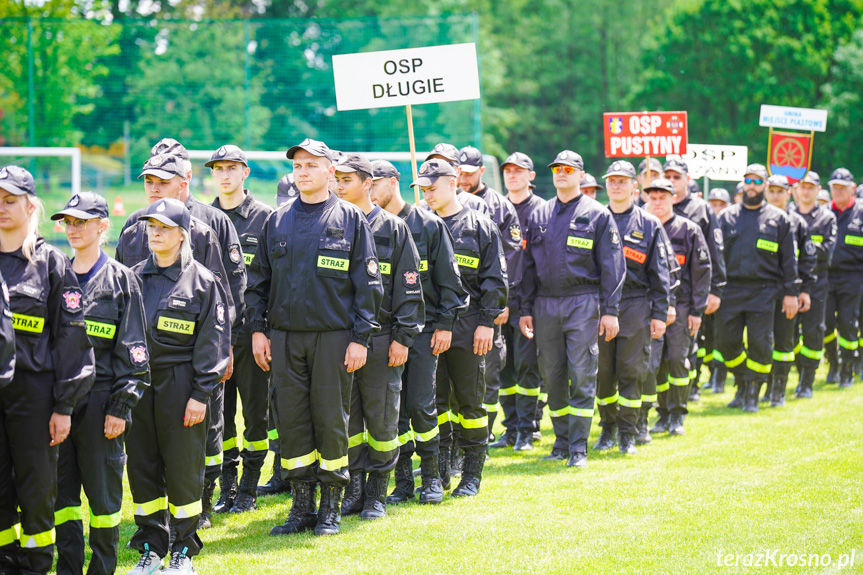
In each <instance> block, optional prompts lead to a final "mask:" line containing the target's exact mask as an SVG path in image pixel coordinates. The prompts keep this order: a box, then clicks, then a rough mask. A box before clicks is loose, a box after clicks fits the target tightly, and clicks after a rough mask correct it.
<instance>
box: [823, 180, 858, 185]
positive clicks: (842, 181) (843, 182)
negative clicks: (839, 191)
mask: <svg viewBox="0 0 863 575" xmlns="http://www.w3.org/2000/svg"><path fill="white" fill-rule="evenodd" d="M833 184H839V185H840V186H855V185H857V184H855V183H854V182H851V181H848V180H830V181H829V182H827V185H828V186H832V185H833Z"/></svg>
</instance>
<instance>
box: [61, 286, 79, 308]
mask: <svg viewBox="0 0 863 575" xmlns="http://www.w3.org/2000/svg"><path fill="white" fill-rule="evenodd" d="M63 300H64V302H65V304H66V309H68V310H70V311H74V310H77V309H81V294H80V293H79V292H74V291H67V292H63Z"/></svg>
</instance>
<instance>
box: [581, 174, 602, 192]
mask: <svg viewBox="0 0 863 575" xmlns="http://www.w3.org/2000/svg"><path fill="white" fill-rule="evenodd" d="M579 188H581V189H584V188H600V189H605V188H603V187H602V184H600V183H599V182H597V181H596V178H594V177H593V176H591V175H590V174H588V173H587V172H584V175H583V176H582V177H581V184H580V185H579Z"/></svg>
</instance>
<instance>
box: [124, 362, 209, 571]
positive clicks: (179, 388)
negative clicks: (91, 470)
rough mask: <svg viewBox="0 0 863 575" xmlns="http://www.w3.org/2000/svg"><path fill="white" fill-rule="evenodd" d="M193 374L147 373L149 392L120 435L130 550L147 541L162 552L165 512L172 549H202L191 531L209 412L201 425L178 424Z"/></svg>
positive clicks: (184, 369)
mask: <svg viewBox="0 0 863 575" xmlns="http://www.w3.org/2000/svg"><path fill="white" fill-rule="evenodd" d="M194 376H195V373H194V368H193V366H192V363H191V362H185V363H180V364H177V365H175V366H173V367H170V368H164V369H153V370H152V384H151V385H150V388H148V389H147V390H146V391H145V392H144V395H143V396H142V397H141V399H140V400H139V401H138V404H137V405H136V406H135V407H134V408H132V421H133V422H134V423H133V425H132V426H131V427H130V428H129V431H128V433H127V434H126V435H127V437H126V450H127V452H128V453H129V455H130V457H129V474H128V475H129V487H131V489H132V499H133V501H134V506H135V523H136V524H137V525H138V532H137V533H135V535H134V537H132V547H133V548H134V549H137V550H138V551H140V552H142V553H143V551H144V544H145V543H147V544H149V549H150V551H154V552H155V553H156V554H158V555H159V556H160V557H164V556H166V555H167V554H168V512H169V510H170V514H171V516H172V517H173V519H172V521H171V525H172V526H173V527H174V528H175V529H176V531H177V536H176V539H175V540H174V542H173V545H172V549H173V550H178V551H182V550H183V549H184V548H185V549H186V555H188V556H190V557H191V556H194V555H197V554H198V553H199V552H200V551H201V548H202V547H203V543H201V539H200V537H198V534H197V529H198V515H200V514H201V492H202V491H203V488H204V451H205V447H206V442H207V430H208V429H209V423H210V414H209V409H208V410H207V415H206V416H205V417H204V421H202V422H201V423H199V424H197V425H193V426H192V427H184V426H183V418H184V416H185V413H186V404H187V403H188V401H189V398H190V397H191V395H192V381H193V379H194ZM154 438H155V442H154V441H153V439H154Z"/></svg>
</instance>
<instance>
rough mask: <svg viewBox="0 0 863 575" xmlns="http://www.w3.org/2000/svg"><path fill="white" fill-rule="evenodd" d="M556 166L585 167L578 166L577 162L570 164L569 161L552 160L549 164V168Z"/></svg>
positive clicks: (579, 168)
mask: <svg viewBox="0 0 863 575" xmlns="http://www.w3.org/2000/svg"><path fill="white" fill-rule="evenodd" d="M555 166H569V167H570V168H575V169H576V170H583V169H584V166H576V165H575V164H570V163H569V162H552V163H550V164H549V165H548V167H549V168H553V167H555Z"/></svg>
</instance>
